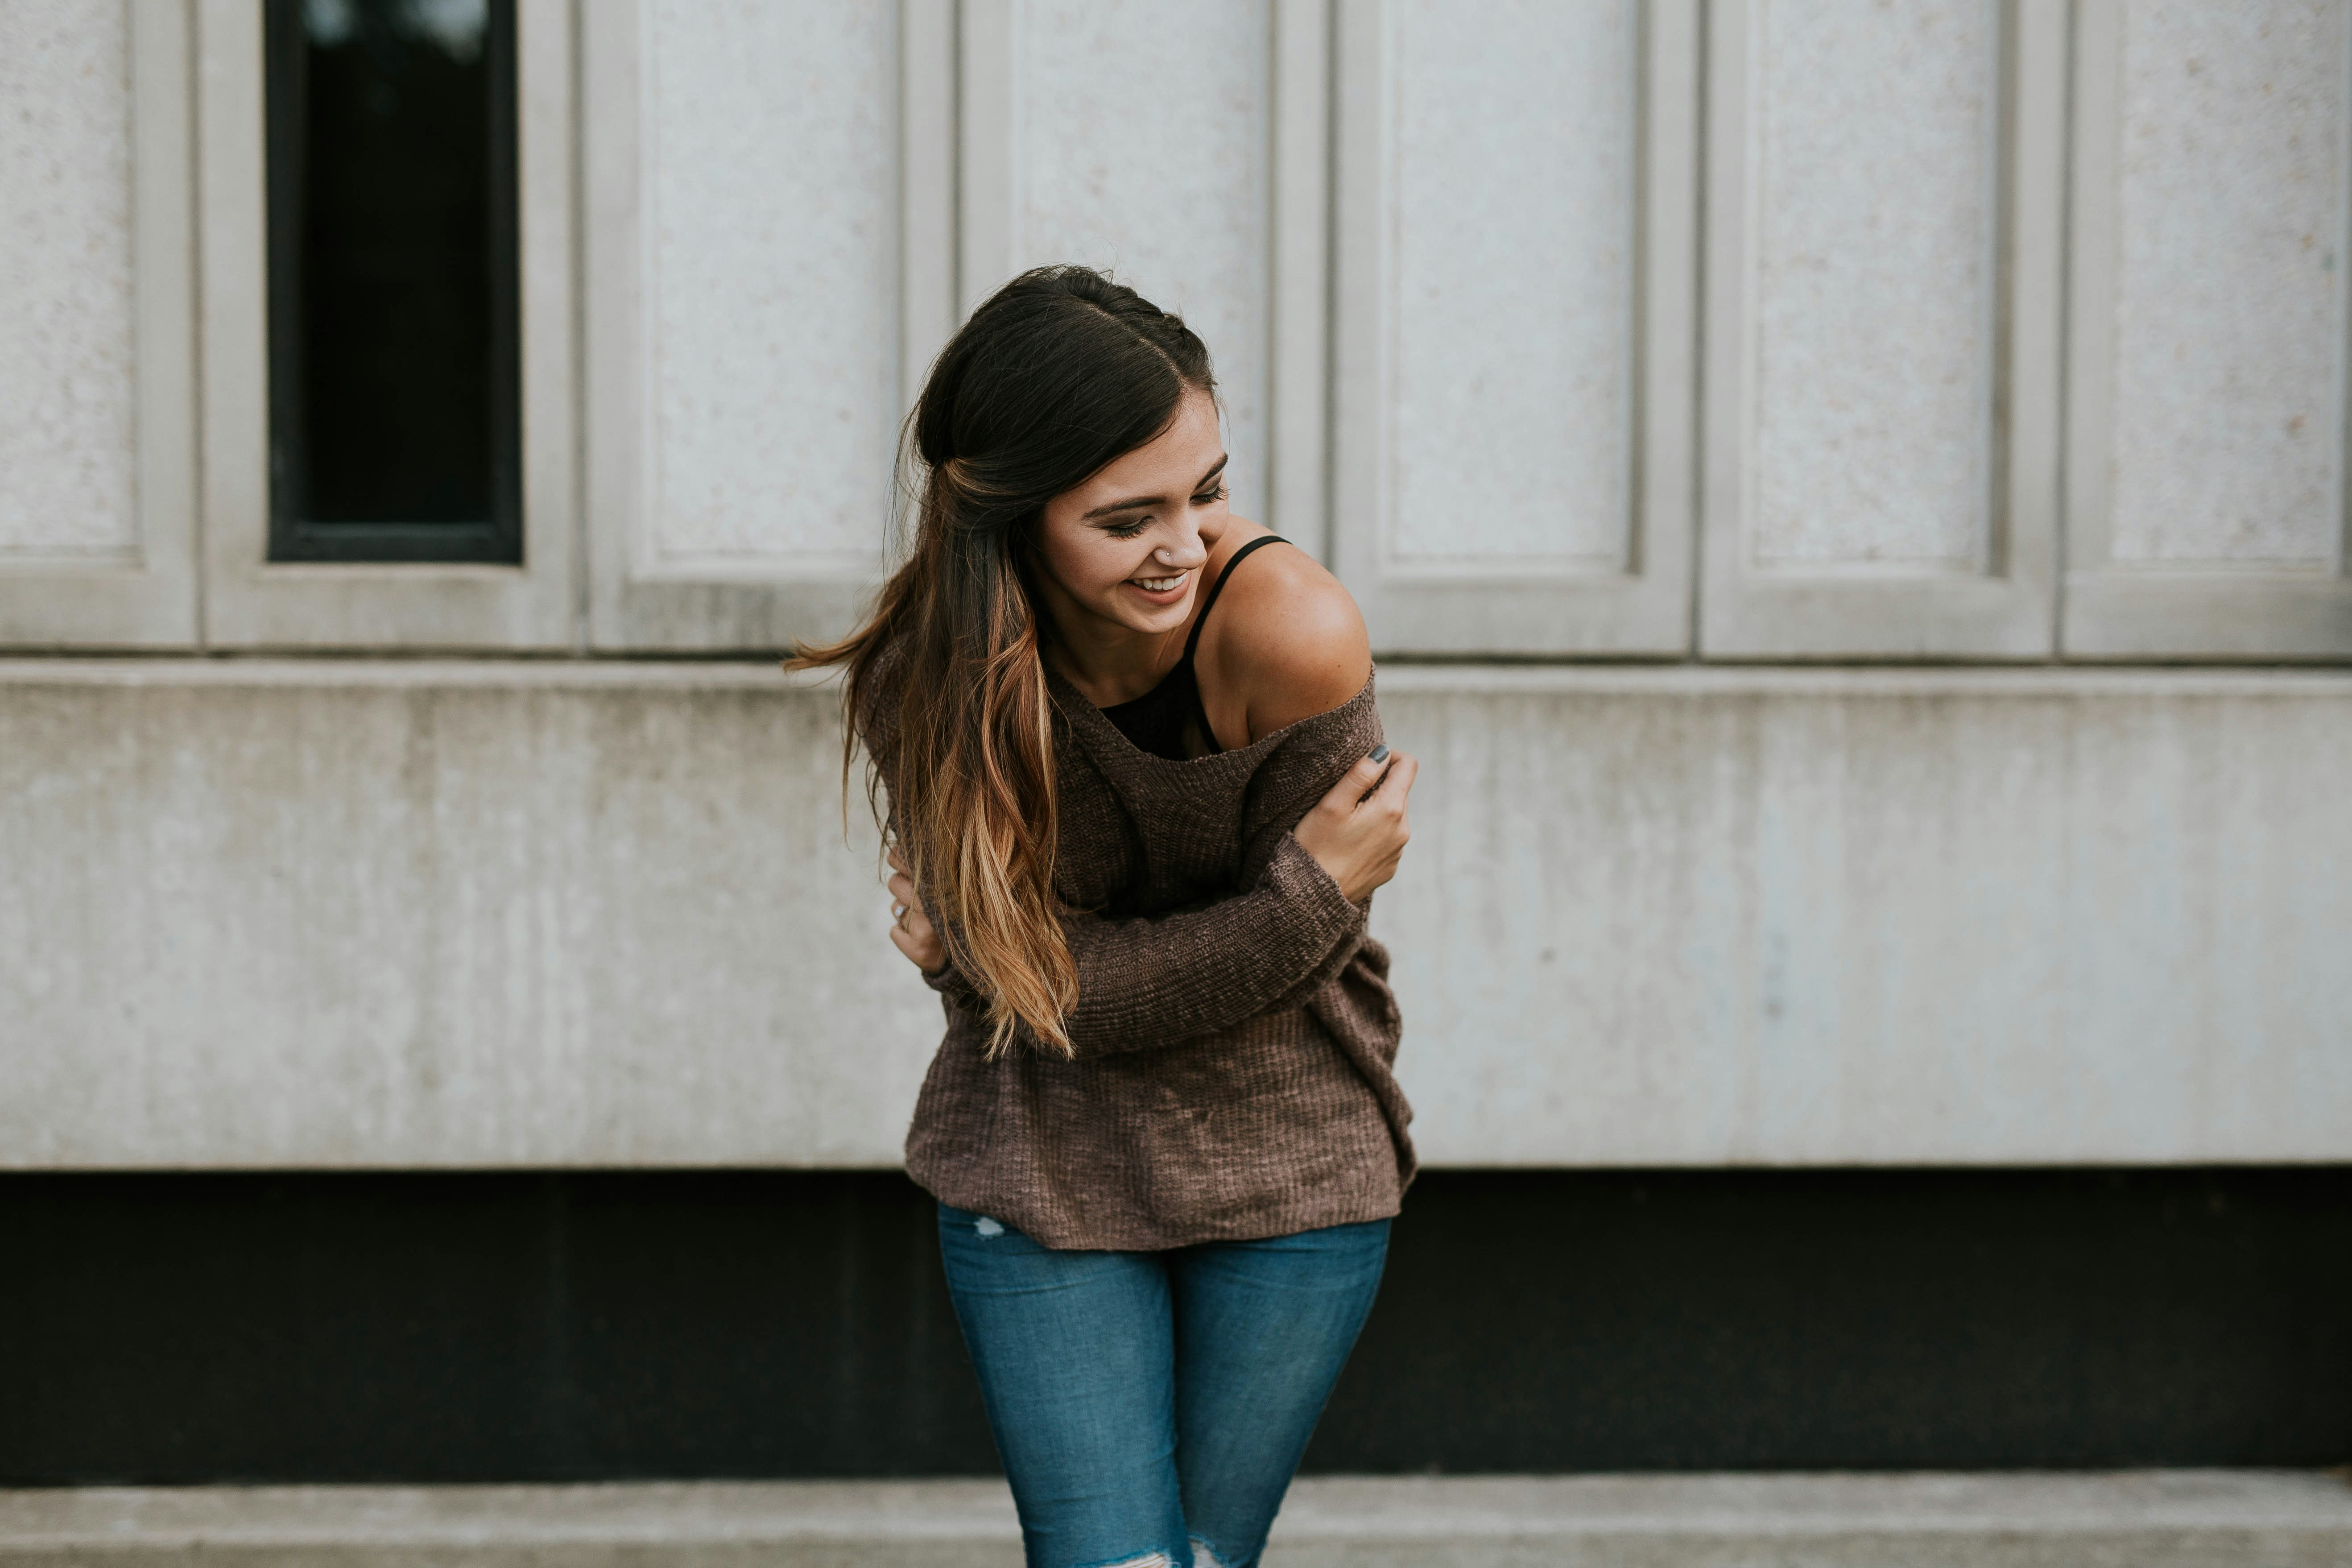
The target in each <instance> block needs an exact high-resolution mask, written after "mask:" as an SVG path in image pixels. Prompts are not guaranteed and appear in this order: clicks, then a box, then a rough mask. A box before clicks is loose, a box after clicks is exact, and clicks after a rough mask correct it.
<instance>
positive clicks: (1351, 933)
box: [877, 670, 1414, 1250]
mask: <svg viewBox="0 0 2352 1568" xmlns="http://www.w3.org/2000/svg"><path fill="white" fill-rule="evenodd" d="M1047 681H1048V684H1049V686H1050V688H1051V689H1052V692H1053V698H1054V705H1055V721H1054V742H1055V743H1054V765H1055V770H1056V772H1055V783H1056V790H1057V795H1058V805H1059V811H1060V816H1061V830H1060V841H1059V844H1058V846H1057V847H1056V855H1055V888H1056V890H1057V892H1058V893H1059V895H1060V898H1061V901H1062V904H1063V906H1064V911H1065V912H1064V915H1063V921H1062V924H1063V930H1064V932H1065V933H1066V936H1067V938H1068V941H1069V945H1070V951H1071V953H1072V956H1073V957H1075V958H1076V962H1077V970H1078V1000H1077V1005H1076V1008H1075V1010H1074V1011H1073V1012H1072V1013H1071V1015H1070V1016H1069V1018H1068V1021H1067V1023H1068V1029H1069V1036H1070V1039H1071V1041H1072V1043H1073V1044H1074V1045H1075V1047H1076V1051H1077V1055H1076V1058H1075V1059H1069V1058H1063V1057H1061V1056H1060V1055H1059V1054H1058V1053H1055V1052H1051V1051H1049V1050H1047V1049H1046V1048H1045V1047H1043V1046H1042V1045H1041V1044H1039V1043H1038V1042H1037V1041H1035V1040H1034V1038H1032V1037H1028V1036H1027V1035H1026V1033H1025V1031H1024V1034H1023V1035H1022V1036H1021V1037H1018V1038H1016V1039H1015V1040H1014V1042H1013V1045H1012V1047H1011V1048H1010V1049H1009V1050H1007V1051H1006V1052H1004V1053H1003V1055H1002V1056H1000V1057H999V1058H997V1059H996V1060H993V1061H991V1060H988V1059H987V1058H985V1057H984V1056H983V1054H982V1051H983V1047H985V1045H986V1044H987V1040H988V1026H987V1024H986V1022H985V1020H984V1018H983V1016H982V1006H981V1004H980V1001H979V998H978V996H977V995H976V994H975V993H974V991H973V988H972V987H971V984H970V983H969V982H968V981H966V979H965V978H964V977H963V976H962V975H961V974H959V973H956V972H955V970H954V968H953V967H952V965H950V966H946V967H943V968H941V969H940V970H937V971H934V972H931V973H928V974H927V975H926V976H925V978H926V979H927V980H928V981H929V983H930V984H931V985H932V986H933V988H934V989H936V990H938V991H939V992H940V994H941V998H942V1001H943V1003H944V1005H945V1009H946V1013H947V1036H946V1037H945V1038H944V1039H942V1040H941V1041H940V1048H939V1053H938V1055H937V1056H936V1057H934V1058H932V1061H931V1067H930V1071H929V1074H928V1075H927V1077H926V1078H925V1079H924V1081H923V1089H922V1093H921V1095H920V1097H919V1099H918V1100H917V1101H916V1105H915V1113H914V1120H913V1123H912V1125H911V1127H910V1128H909V1129H908V1134H907V1170H908V1173H909V1174H910V1175H912V1176H913V1177H914V1179H915V1180H916V1181H917V1182H919V1183H920V1184H922V1185H923V1186H924V1187H925V1188H926V1189H928V1190H929V1192H930V1193H932V1194H934V1195H935V1196H937V1197H939V1198H940V1199H941V1200H942V1201H944V1202H946V1203H949V1204H951V1205H955V1206H957V1207H959V1208H967V1209H972V1210H976V1211H978V1212H979V1213H982V1214H984V1215H992V1216H993V1217H995V1218H997V1219H1000V1220H1002V1221H1003V1222H1004V1223H1005V1224H1007V1225H1010V1226H1014V1227H1015V1228H1017V1229H1019V1230H1021V1231H1023V1232H1024V1233H1026V1234H1027V1235H1029V1236H1031V1237H1034V1238H1035V1239H1036V1240H1038V1241H1040V1242H1042V1243H1044V1244H1045V1246H1048V1247H1082V1248H1118V1249H1132V1250H1150V1249H1159V1248H1166V1247H1185V1246H1190V1245H1192V1244H1193V1243H1197V1242H1205V1241H1225V1240H1241V1239H1247V1238H1254V1237H1269V1236H1286V1235H1289V1234H1292V1233H1293V1232H1297V1231H1301V1230H1309V1229H1313V1228H1316V1227H1318V1226H1329V1225H1343V1224H1348V1223H1350V1222H1353V1221H1358V1220H1369V1219H1381V1218H1385V1217H1387V1216H1389V1215H1394V1214H1395V1213H1396V1212H1397V1207H1398V1204H1399V1201H1400V1200H1401V1199H1402V1195H1403V1193H1404V1189H1405V1187H1406V1185H1407V1184H1409V1183H1410V1182H1411V1181H1412V1174H1413V1169H1414V1164H1413V1152H1412V1142H1411V1140H1410V1139H1409V1138H1408V1137H1407V1136H1406V1132H1405V1124H1406V1122H1407V1121H1409V1120H1410V1119H1411V1117H1412V1110H1411V1108H1410V1107H1408V1106H1407V1105H1406V1103H1405V1099H1404V1095H1403V1093H1402V1091H1401V1090H1400V1089H1398V1087H1397V1083H1396V1079H1395V1078H1394V1076H1393V1075H1392V1073H1391V1067H1392V1066H1393V1064H1394V1062H1395V1060H1396V1050H1397V1041H1398V1036H1399V1021H1398V1015H1397V1006H1396V1001H1395V998H1394V997H1393V995H1391V993H1390V990H1389V984H1388V968H1389V960H1388V953H1387V952H1386V950H1385V949H1383V948H1382V947H1381V944H1380V943H1379V942H1374V941H1372V940H1371V939H1370V937H1369V936H1367V935H1366V934H1365V929H1364V927H1365V917H1366V914H1367V911H1368V910H1369V909H1370V899H1369V898H1368V899H1366V900H1365V901H1364V902H1363V903H1361V904H1358V903H1352V902H1350V901H1349V899H1348V898H1347V896H1346V895H1345V894H1344V893H1342V892H1341V891H1340V889H1339V884H1338V883H1336V882H1334V881H1333V880H1332V879H1331V878H1330V876H1329V875H1328V873H1326V872H1325V871H1324V869H1323V868H1322V867H1321V866H1319V865H1318V864H1317V863H1316V861H1315V859H1314V858H1312V857H1311V856H1309V855H1308V854H1307V851H1306V850H1305V849H1303V848H1301V847H1299V844H1298V841H1297V839H1296V838H1295V837H1292V836H1291V829H1292V828H1293V827H1295V826H1297V824H1298V822H1299V820H1300V819H1301V818H1302V817H1303V816H1306V814H1307V808H1308V807H1310V806H1312V805H1314V804H1315V803H1316V802H1317V801H1318V800H1319V799H1321V798H1322V796H1323V795H1324V793H1325V792H1326V791H1327V790H1328V789H1329V788H1330V787H1331V786H1332V785H1333V784H1337V783H1338V782H1339V777H1340V775H1341V774H1343V773H1346V772H1347V771H1348V769H1349V767H1350V766H1352V765H1353V764H1354V763H1355V762H1356V760H1357V759H1358V758H1360V757H1361V756H1363V755H1364V754H1365V753H1366V752H1369V751H1370V750H1371V748H1372V747H1373V746H1374V745H1375V744H1376V743H1377V742H1379V741H1380V739H1381V724H1380V714H1379V711H1378V710H1377V709H1376V708H1375V706H1374V704H1373V694H1372V685H1373V683H1372V681H1370V680H1367V681H1366V682H1365V683H1364V688H1363V689H1362V690H1361V691H1359V692H1358V693H1357V694H1356V695H1355V696H1354V697H1353V698H1351V699H1349V700H1348V701H1347V702H1346V703H1344V704H1342V705H1341V706H1339V707H1338V708H1335V709H1333V710H1330V711H1329V712H1327V713H1321V714H1318V715H1317V716H1316V717H1314V718H1311V719H1307V720H1303V721H1300V722H1298V723H1296V724H1293V725H1291V726H1290V727H1288V728H1287V729H1285V730H1281V731H1276V733H1274V734H1271V735H1267V736H1265V738H1263V739H1262V740H1259V741H1258V742H1255V744H1252V745H1249V746H1244V747H1242V748H1240V749H1239V750H1236V751H1231V752H1218V753H1216V754H1213V755H1211V756H1205V757H1198V758H1194V759H1192V760H1190V761H1184V762H1178V761H1171V760H1170V759H1168V758H1164V757H1159V756H1155V755H1152V754H1151V753H1150V752H1144V751H1141V750H1139V749H1138V748H1137V747H1136V746H1135V745H1134V743H1133V742H1130V741H1129V740H1128V738H1127V737H1126V736H1124V735H1122V734H1120V733H1119V732H1118V730H1117V729H1115V728H1113V727H1112V724H1111V722H1110V721H1109V720H1108V719H1106V718H1105V717H1104V716H1103V713H1102V710H1100V709H1098V708H1097V707H1096V706H1095V705H1094V704H1093V703H1092V702H1089V701H1088V700H1087V698H1086V697H1085V695H1084V694H1083V693H1081V692H1080V691H1079V690H1078V689H1076V687H1074V686H1072V685H1071V684H1070V683H1069V682H1068V681H1067V680H1066V679H1063V678H1062V677H1061V676H1060V675H1059V674H1057V673H1054V672H1052V671H1050V670H1049V671H1048V674H1047ZM893 727H894V726H889V725H887V722H886V724H884V725H883V726H879V728H882V729H885V730H887V729H888V728H893ZM877 762H878V763H880V765H881V769H882V775H883V783H884V785H885V787H886V789H887V787H888V786H889V784H890V783H891V779H890V764H889V759H888V757H887V746H886V747H884V748H883V749H882V750H881V751H879V752H877Z"/></svg>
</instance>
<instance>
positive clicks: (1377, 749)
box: [1372, 741, 1389, 763]
mask: <svg viewBox="0 0 2352 1568" xmlns="http://www.w3.org/2000/svg"><path fill="white" fill-rule="evenodd" d="M1388 756H1389V743H1388V742H1386V741H1382V742H1381V743H1380V744H1379V745H1377V746H1374V747H1373V748H1372V761H1374V762H1376V763H1384V762H1386V761H1388Z"/></svg>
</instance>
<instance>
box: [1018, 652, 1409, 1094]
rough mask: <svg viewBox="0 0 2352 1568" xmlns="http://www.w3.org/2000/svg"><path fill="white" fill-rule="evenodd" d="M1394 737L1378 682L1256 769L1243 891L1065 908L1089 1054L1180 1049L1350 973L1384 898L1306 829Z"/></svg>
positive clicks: (1078, 1019)
mask: <svg viewBox="0 0 2352 1568" xmlns="http://www.w3.org/2000/svg"><path fill="white" fill-rule="evenodd" d="M1380 738H1381V729H1380V717H1379V712H1378V710H1377V709H1376V708H1375V707H1374V706H1373V703H1372V700H1371V691H1370V687H1369V686H1367V687H1366V689H1365V690H1364V692H1363V693H1362V694H1360V696H1359V697H1358V698H1357V699H1356V700H1351V701H1349V702H1348V703H1347V704H1345V705H1343V706H1342V707H1339V708H1337V709H1334V710H1331V711H1330V712H1328V713H1324V714H1320V715H1318V716H1317V717H1315V718H1313V719H1309V720H1307V721H1304V722H1302V723H1300V724H1297V725H1295V726H1293V728H1292V730H1291V731H1289V732H1288V733H1287V734H1286V735H1285V736H1284V737H1283V739H1282V740H1281V741H1280V742H1278V743H1277V744H1276V746H1275V747H1274V749H1273V751H1272V752H1270V753H1269V754H1268V755H1267V756H1266V757H1265V760H1264V761H1263V762H1261V763H1260V764H1259V765H1258V768H1257V770H1256V773H1255V776H1254V777H1253V780H1252V783H1251V787H1250V791H1249V797H1248V801H1247V805H1246V806H1245V808H1244V821H1243V825H1242V827H1243V842H1244V852H1243V858H1242V868H1241V876H1240V879H1239V883H1240V885H1239V888H1238V889H1237V890H1236V891H1234V893H1232V894H1231V895H1229V896H1227V897H1225V898H1223V899H1220V900H1216V901H1215V902H1213V903H1211V904H1207V905H1204V906H1202V907H1201V908H1198V909H1192V910H1177V911H1174V912H1171V913H1168V914H1162V915H1156V916H1144V917H1139V918H1131V919H1117V920H1114V919H1108V918H1105V917H1102V916H1097V915H1090V914H1085V913H1076V912H1066V913H1065V915H1064V917H1063V921H1062V930H1063V932H1064V935H1065V937H1066V939H1067V941H1068V942H1069V944H1070V953H1071V956H1072V957H1073V958H1074V959H1076V961H1077V965H1078V1003H1077V1005H1076V1008H1074V1009H1073V1010H1072V1011H1071V1014H1070V1016H1069V1017H1068V1018H1067V1019H1066V1028H1067V1030H1068V1032H1069V1037H1070V1044H1071V1045H1072V1047H1075V1049H1076V1053H1077V1055H1078V1057H1079V1058H1080V1059H1084V1058H1089V1057H1099V1056H1106V1055H1109V1054H1112V1053H1116V1052H1121V1051H1135V1050H1148V1049H1151V1048H1154V1047H1161V1046H1170V1045H1174V1044H1177V1043H1179V1042H1181V1041H1184V1040H1188V1039H1192V1038H1194V1037H1198V1036H1202V1035H1205V1034H1211V1033H1214V1032H1216V1031H1219V1030H1222V1029H1226V1028H1230V1027H1232V1026H1234V1025H1236V1024H1240V1023H1243V1022H1244V1021H1246V1020H1247V1019H1250V1018H1253V1017H1256V1016H1259V1015H1261V1014H1265V1013H1271V1012H1278V1011H1281V1010H1283V1009H1285V1008H1286V1007H1290V1006H1294V1005H1297V1004H1299V1003H1302V1002H1304V1001H1305V1000H1306V999H1307V997H1308V996H1310V995H1312V994H1314V993H1315V992H1317V991H1318V990H1319V989H1321V988H1322V986H1323V985H1324V984H1327V983H1328V981H1330V979H1331V978H1332V977H1333V976H1334V975H1336V974H1338V973H1339V972H1340V971H1341V970H1342V969H1344V968H1346V967H1347V963H1348V961H1349V959H1350V958H1351V957H1353V956H1354V954H1355V952H1356V949H1357V948H1358V947H1359V946H1360V945H1361V943H1362V942H1363V938H1364V927H1365V919H1366V914H1367V911H1368V910H1369V909H1370V900H1366V902H1365V903H1364V904H1362V905H1358V904H1354V903H1351V902H1349V900H1348V897H1347V895H1346V894H1344V893H1342V892H1341V891H1340V890H1339V884H1338V883H1337V882H1335V881H1333V880H1332V879H1331V877H1330V874H1329V873H1328V872H1327V871H1325V870H1324V869H1323V868H1322V866H1321V865H1319V864H1318V862H1317V861H1316V859H1315V858H1314V857H1313V856H1311V855H1309V854H1308V853H1307V851H1306V849H1305V848H1303V847H1301V846H1300V845H1299V842H1298V840H1297V837H1294V836H1293V834H1292V829H1294V828H1295V827H1297V826H1298V824H1299V821H1300V820H1301V819H1302V818H1304V817H1305V816H1306V815H1307V811H1308V810H1309V809H1310V808H1311V807H1312V806H1313V805H1315V803H1316V802H1318V801H1319V800H1321V799H1322V798H1323V795H1324V794H1325V793H1326V792H1327V791H1328V790H1329V789H1330V787H1331V786H1332V785H1333V784H1337V783H1338V782H1339V779H1340V777H1341V776H1342V775H1344V774H1345V773H1347V771H1348V770H1349V768H1350V767H1352V766H1354V765H1355V763H1356V759H1357V758H1359V757H1360V756H1362V755H1363V754H1364V753H1365V752H1367V751H1370V749H1371V747H1372V745H1373V744H1374V743H1375V742H1378V741H1379V740H1380ZM1024 1044H1031V1045H1033V1046H1034V1044H1035V1042H1034V1041H1027V1040H1025V1039H1024ZM1040 1048H1042V1047H1040Z"/></svg>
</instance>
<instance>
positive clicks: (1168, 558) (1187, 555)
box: [1151, 528, 1209, 572]
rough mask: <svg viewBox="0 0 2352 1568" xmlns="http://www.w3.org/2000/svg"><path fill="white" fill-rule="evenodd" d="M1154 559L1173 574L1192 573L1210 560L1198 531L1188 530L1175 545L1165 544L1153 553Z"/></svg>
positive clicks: (1206, 547)
mask: <svg viewBox="0 0 2352 1568" xmlns="http://www.w3.org/2000/svg"><path fill="white" fill-rule="evenodd" d="M1151 553H1152V557H1153V558H1154V559H1155V560H1157V561H1158V562H1159V563H1160V564H1161V565H1162V566H1165V567H1167V568H1168V569H1169V570H1171V571H1172V572H1190V571H1191V570H1192V568H1194V567H1195V566H1198V565H1200V564H1201V563H1202V562H1204V561H1206V560H1208V558H1209V550H1208V546H1206V545H1204V544H1202V542H1201V534H1200V531H1199V530H1198V529H1192V528H1188V529H1186V530H1185V531H1184V537H1183V538H1182V539H1181V540H1180V541H1178V542H1176V543H1174V544H1172V545H1171V544H1163V545H1161V546H1160V548H1159V549H1157V550H1155V551H1153V552H1151Z"/></svg>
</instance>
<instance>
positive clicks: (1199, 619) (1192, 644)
mask: <svg viewBox="0 0 2352 1568" xmlns="http://www.w3.org/2000/svg"><path fill="white" fill-rule="evenodd" d="M1287 543H1289V541H1288V540H1286V539H1285V538H1283V537H1282V535H1280V534H1278V533H1263V534H1260V535H1259V536H1258V537H1257V538H1255V539H1253V540H1251V541H1250V542H1248V543H1247V544H1244V545H1243V546H1242V547H1241V548H1240V549H1239V550H1236V551H1234V558H1233V559H1232V560H1230V561H1228V562H1226V563H1225V569H1224V570H1223V571H1222V572H1220V573H1218V574H1217V580H1216V581H1215V582H1213V583H1212V584H1209V596H1208V597H1207V598H1206V599H1203V600H1202V601H1201V613H1200V614H1199V615H1197V616H1193V617H1192V636H1191V637H1186V638H1185V639H1184V657H1183V658H1181V659H1179V660H1178V661H1177V662H1178V663H1179V664H1180V665H1181V666H1183V667H1184V668H1186V669H1188V670H1191V671H1192V718H1193V720H1194V721H1195V722H1197V723H1198V724H1199V725H1200V726H1201V739H1202V740H1203V741H1206V742H1209V746H1210V749H1211V750H1212V751H1223V749H1224V748H1223V747H1222V746H1219V745H1218V744H1217V731H1215V729H1214V728H1213V727H1212V726H1211V725H1210V723H1209V705H1208V704H1207V703H1206V702H1204V701H1202V698H1201V674H1200V671H1199V670H1198V669H1196V668H1193V666H1192V650H1193V649H1195V648H1197V647H1200V646H1201V628H1202V626H1207V625H1208V624H1209V612H1210V611H1211V610H1213V609H1215V608H1216V607H1217V595H1220V594H1222V593H1223V592H1224V591H1225V579H1226V578H1228V577H1230V576H1232V575H1233V574H1234V567H1236V566H1238V565H1240V564H1241V563H1242V561H1243V558H1244V557H1245V556H1247V555H1248V554H1249V552H1251V551H1253V550H1255V549H1256V548H1257V547H1258V546H1259V545H1261V544H1287Z"/></svg>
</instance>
